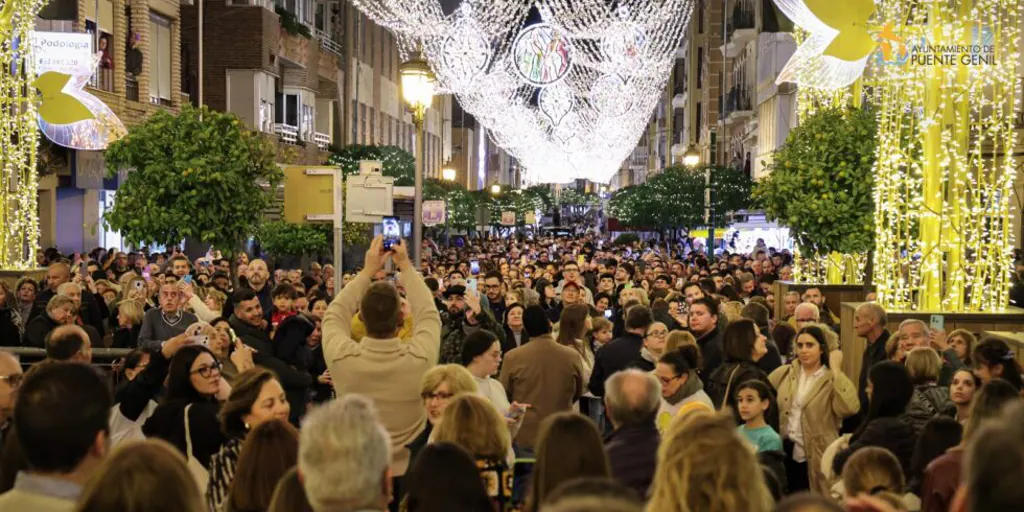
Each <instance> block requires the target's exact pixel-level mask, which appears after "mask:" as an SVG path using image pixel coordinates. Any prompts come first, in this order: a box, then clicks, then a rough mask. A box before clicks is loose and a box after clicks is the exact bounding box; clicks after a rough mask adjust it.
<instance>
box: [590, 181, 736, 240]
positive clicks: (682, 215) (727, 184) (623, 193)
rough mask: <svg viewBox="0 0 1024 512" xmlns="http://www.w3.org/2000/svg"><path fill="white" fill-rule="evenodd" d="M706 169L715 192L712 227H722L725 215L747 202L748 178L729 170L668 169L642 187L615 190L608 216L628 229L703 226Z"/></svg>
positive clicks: (635, 186)
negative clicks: (713, 222) (709, 173)
mask: <svg viewBox="0 0 1024 512" xmlns="http://www.w3.org/2000/svg"><path fill="white" fill-rule="evenodd" d="M707 169H710V170H711V179H712V183H713V185H714V190H715V194H714V196H713V198H714V201H713V205H714V208H715V212H716V216H715V227H725V215H724V214H725V213H727V212H733V211H736V210H743V209H747V208H749V207H750V202H751V200H750V188H751V181H750V178H749V177H747V175H746V174H745V173H743V172H742V171H740V170H738V169H734V168H732V167H720V166H705V167H698V168H689V167H682V166H673V167H668V168H666V169H665V170H664V171H662V172H660V173H658V174H657V175H655V176H652V177H651V178H650V179H648V180H647V181H646V182H644V183H642V184H639V185H632V186H629V187H625V188H622V189H619V190H617V191H615V193H614V194H612V197H611V200H610V201H609V210H610V213H611V215H612V216H614V217H615V218H617V219H618V220H619V222H621V223H623V224H625V225H628V226H637V227H639V226H647V227H659V228H686V229H692V228H695V227H699V226H703V225H704V189H705V183H704V182H705V177H704V175H705V172H706V171H707Z"/></svg>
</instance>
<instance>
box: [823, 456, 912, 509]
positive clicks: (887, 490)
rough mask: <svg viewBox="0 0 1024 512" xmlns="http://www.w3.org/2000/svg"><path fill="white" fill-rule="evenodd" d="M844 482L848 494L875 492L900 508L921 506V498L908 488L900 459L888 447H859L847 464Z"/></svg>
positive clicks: (872, 493)
mask: <svg viewBox="0 0 1024 512" xmlns="http://www.w3.org/2000/svg"><path fill="white" fill-rule="evenodd" d="M842 482H843V493H844V494H845V496H844V497H846V498H856V497H857V496H860V495H862V494H871V495H874V496H879V497H881V498H882V499H884V500H885V501H886V502H887V503H889V504H890V505H891V506H893V507H894V509H896V510H920V509H921V500H920V499H919V498H918V497H917V496H914V495H913V494H911V493H908V492H906V490H907V482H906V478H905V477H904V476H903V468H902V467H901V466H900V461H899V459H897V458H896V456H895V455H893V454H892V452H890V451H889V450H886V449H885V448H880V447H878V446H868V447H866V448H863V449H860V450H857V453H855V454H853V455H851V456H850V460H848V461H846V465H845V466H843V479H842Z"/></svg>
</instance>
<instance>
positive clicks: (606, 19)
mask: <svg viewBox="0 0 1024 512" xmlns="http://www.w3.org/2000/svg"><path fill="white" fill-rule="evenodd" d="M354 3H355V4H356V5H357V7H359V8H360V9H362V10H363V12H365V13H366V14H367V15H369V16H370V17H371V18H373V19H374V20H375V21H377V22H378V23H380V24H382V25H384V26H386V27H388V28H390V29H392V30H394V31H396V32H399V33H400V34H401V37H400V38H399V39H400V41H402V42H403V43H404V44H406V45H407V46H406V48H405V50H408V49H409V48H410V47H411V46H409V45H416V47H419V48H422V49H423V52H424V54H425V55H426V57H427V60H428V61H429V62H430V64H431V67H432V68H433V70H434V73H435V75H436V77H437V82H438V90H439V92H444V93H450V94H453V95H455V96H456V98H457V99H458V100H459V103H460V105H461V106H462V107H463V109H465V110H466V112H467V113H470V114H472V115H473V116H474V117H475V118H476V119H477V121H478V122H480V124H481V125H482V126H483V127H484V128H486V130H487V133H488V134H489V135H490V136H491V138H492V140H494V142H495V143H497V144H498V145H499V146H501V147H502V148H503V149H505V151H507V152H508V153H509V154H510V155H511V156H512V157H514V158H516V159H517V161H518V162H519V163H520V164H521V165H522V167H523V169H524V171H525V172H524V180H525V181H528V182H532V183H565V182H569V181H572V180H575V179H579V178H583V179H588V180H591V181H595V182H607V181H608V180H609V179H611V177H612V176H614V175H615V173H617V172H618V170H619V167H620V165H621V163H622V161H623V160H625V159H626V158H627V157H628V156H629V155H630V154H631V153H632V151H633V149H634V148H635V146H636V143H637V141H638V140H639V138H640V136H641V135H642V134H643V132H644V129H645V128H646V125H647V122H648V120H649V118H650V115H651V112H652V111H653V110H654V108H655V106H656V105H657V102H658V100H659V98H660V96H661V93H662V91H663V90H664V88H665V85H666V83H667V81H668V78H669V76H670V74H671V67H672V66H673V65H674V63H675V52H676V49H677V48H678V46H679V44H680V42H681V40H682V37H683V32H684V29H685V27H686V25H687V23H688V21H689V17H690V14H691V12H692V10H693V0H657V1H650V0H622V1H619V2H617V4H616V5H615V6H614V7H612V6H609V5H608V3H607V2H604V1H601V0H572V1H570V0H538V1H536V2H523V1H522V0H486V1H485V0H464V1H463V2H462V3H461V4H460V5H459V6H458V8H457V9H455V11H454V12H453V13H451V14H450V15H445V14H444V13H443V12H442V10H441V7H440V4H439V0H401V1H398V0H356V1H355V2H354ZM531 8H536V9H537V11H538V12H539V13H540V17H541V22H540V23H534V24H527V23H526V21H527V16H528V15H529V12H530V9H531Z"/></svg>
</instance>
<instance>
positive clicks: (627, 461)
mask: <svg viewBox="0 0 1024 512" xmlns="http://www.w3.org/2000/svg"><path fill="white" fill-rule="evenodd" d="M605 389H606V391H607V393H606V394H605V397H604V403H605V410H606V411H607V414H608V419H609V420H610V421H611V423H612V426H613V427H614V431H612V433H611V434H608V436H607V437H605V439H604V449H605V452H607V453H608V463H609V465H610V466H611V470H612V477H613V478H614V479H616V480H618V481H619V482H620V483H622V484H623V485H626V486H627V487H629V488H631V489H633V490H634V491H636V493H637V497H639V498H640V499H641V500H642V499H645V498H646V497H647V489H648V488H649V487H650V486H651V481H652V480H653V479H654V469H655V467H656V466H657V461H658V444H659V443H660V442H661V435H660V434H658V427H657V426H656V425H655V423H654V419H655V417H656V415H657V413H658V406H659V405H660V404H661V386H660V385H659V384H658V380H657V379H656V378H655V377H654V375H652V374H650V373H647V372H643V371H641V370H636V369H629V370H624V371H621V372H618V373H616V374H615V375H612V376H611V377H610V378H609V379H608V382H607V383H606V384H605Z"/></svg>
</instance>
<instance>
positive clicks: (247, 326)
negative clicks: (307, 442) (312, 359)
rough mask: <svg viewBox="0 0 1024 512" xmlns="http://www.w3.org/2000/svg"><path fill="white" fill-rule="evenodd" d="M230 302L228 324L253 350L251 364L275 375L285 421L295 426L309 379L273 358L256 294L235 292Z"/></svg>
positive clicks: (304, 373)
mask: <svg viewBox="0 0 1024 512" xmlns="http://www.w3.org/2000/svg"><path fill="white" fill-rule="evenodd" d="M231 302H232V303H234V306H235V313H234V315H232V316H231V318H230V319H229V320H228V324H229V325H230V326H231V328H232V329H233V330H234V331H235V334H236V335H238V337H239V338H240V339H241V340H242V343H245V344H246V345H247V346H249V347H250V348H253V349H255V351H256V352H255V353H254V354H253V355H252V361H253V363H256V365H257V366H262V367H264V368H266V369H268V370H271V371H273V372H274V373H275V374H276V375H277V379H278V380H279V381H281V387H283V388H284V391H285V394H286V395H287V396H288V403H289V404H290V405H291V409H292V411H291V417H290V418H289V419H290V420H291V421H292V422H296V423H297V422H298V419H299V418H300V417H302V414H303V413H304V412H305V410H306V402H307V401H308V395H309V394H308V390H309V387H310V386H311V385H313V378H312V376H310V374H308V373H306V372H302V371H299V370H296V369H295V368H293V367H292V366H290V365H289V364H288V363H286V362H284V361H282V360H280V359H278V358H277V357H274V346H273V344H272V343H271V342H270V336H269V335H268V334H267V331H266V323H267V322H266V320H265V319H264V317H263V307H262V306H261V304H260V300H259V297H258V296H257V295H256V292H254V291H253V290H251V289H249V288H242V289H239V290H238V291H236V292H235V293H234V294H232V295H231Z"/></svg>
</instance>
